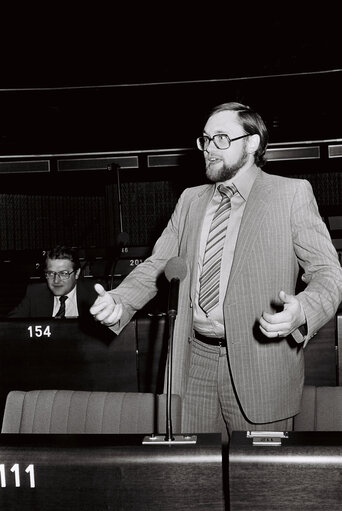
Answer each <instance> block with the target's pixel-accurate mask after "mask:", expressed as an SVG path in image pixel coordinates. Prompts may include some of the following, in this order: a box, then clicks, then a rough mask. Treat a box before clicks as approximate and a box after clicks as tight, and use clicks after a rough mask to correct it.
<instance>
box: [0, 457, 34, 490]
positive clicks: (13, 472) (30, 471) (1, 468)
mask: <svg viewBox="0 0 342 511" xmlns="http://www.w3.org/2000/svg"><path fill="white" fill-rule="evenodd" d="M6 468H7V470H6ZM6 472H7V473H6ZM6 476H7V477H6ZM13 481H14V485H15V487H16V488H19V487H20V486H21V483H22V482H24V484H25V482H27V481H28V482H29V484H30V488H35V486H36V482H35V477H34V465H33V464H32V463H31V464H30V465H27V467H25V472H24V473H22V478H21V477H20V465H19V463H14V465H13V466H12V467H10V468H9V467H5V464H4V463H0V482H1V488H6V486H7V485H8V486H12V482H13Z"/></svg>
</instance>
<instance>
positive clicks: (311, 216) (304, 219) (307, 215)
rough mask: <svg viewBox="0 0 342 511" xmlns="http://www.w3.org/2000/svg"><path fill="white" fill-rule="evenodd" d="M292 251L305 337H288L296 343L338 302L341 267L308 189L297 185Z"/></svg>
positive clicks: (313, 330)
mask: <svg viewBox="0 0 342 511" xmlns="http://www.w3.org/2000/svg"><path fill="white" fill-rule="evenodd" d="M291 221H292V235H293V240H294V249H295V252H296V256H297V258H298V261H299V264H300V265H301V266H302V268H303V270H304V273H303V276H302V280H303V282H304V283H305V284H306V288H305V289H304V291H302V292H301V293H299V294H298V295H297V298H298V299H299V300H300V302H301V304H302V306H303V309H304V313H305V317H306V322H307V335H306V336H305V337H303V336H302V335H301V333H300V332H299V331H296V332H295V333H294V334H292V335H293V336H294V338H295V340H296V341H297V342H302V341H303V340H304V341H305V344H306V343H307V342H308V340H309V339H310V338H311V337H312V336H313V335H315V333H316V332H317V331H318V330H319V329H320V328H321V327H322V326H323V325H324V324H325V323H326V322H327V321H329V319H331V318H332V317H333V316H334V314H335V313H336V310H337V308H338V306H339V305H340V303H341V300H342V267H341V264H340V262H339V260H338V255H337V252H336V249H335V247H334V245H333V243H332V241H331V237H330V234H329V231H328V229H327V227H326V225H325V223H324V221H323V220H322V218H321V216H320V214H319V211H318V206H317V203H316V199H315V197H314V194H313V191H312V187H311V185H310V183H309V182H308V181H306V180H302V181H299V182H298V188H297V191H296V194H295V197H294V201H293V205H292V214H291Z"/></svg>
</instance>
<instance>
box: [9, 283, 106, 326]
mask: <svg viewBox="0 0 342 511" xmlns="http://www.w3.org/2000/svg"><path fill="white" fill-rule="evenodd" d="M94 283H95V281H94V280H93V279H91V280H90V281H89V280H86V279H78V280H77V284H76V297H77V307H78V313H79V316H80V317H87V316H90V313H89V308H90V307H91V306H92V304H93V303H94V301H95V300H96V297H97V293H96V291H95V289H94ZM53 300H54V295H53V294H52V293H51V291H50V289H49V288H48V286H47V284H46V283H45V282H39V283H36V284H29V285H28V286H27V289H26V294H25V296H24V298H23V299H22V301H21V302H20V303H19V304H18V305H17V306H16V307H15V308H14V309H13V310H12V311H10V312H9V314H8V316H9V317H10V318H43V317H51V316H52V312H53Z"/></svg>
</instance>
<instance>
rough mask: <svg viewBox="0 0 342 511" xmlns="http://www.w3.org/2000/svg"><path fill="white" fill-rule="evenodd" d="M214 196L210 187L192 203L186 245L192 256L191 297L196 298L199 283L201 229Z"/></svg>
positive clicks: (190, 259)
mask: <svg viewBox="0 0 342 511" xmlns="http://www.w3.org/2000/svg"><path fill="white" fill-rule="evenodd" d="M212 194H213V186H212V185H209V186H208V187H207V188H205V189H204V190H201V191H200V192H199V194H198V195H197V196H196V197H195V199H194V200H193V201H192V202H191V204H190V208H189V229H188V231H189V232H188V241H187V244H186V247H187V251H188V253H189V254H192V257H191V258H188V261H189V263H190V275H191V282H190V286H191V287H190V289H191V296H192V297H194V292H195V289H196V282H197V272H198V252H199V245H200V239H201V229H202V224H203V218H204V215H205V211H206V207H207V204H208V202H209V201H210V199H211V197H212Z"/></svg>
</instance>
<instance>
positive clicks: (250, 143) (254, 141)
mask: <svg viewBox="0 0 342 511" xmlns="http://www.w3.org/2000/svg"><path fill="white" fill-rule="evenodd" d="M259 144H260V135H258V134H257V133H256V134H255V135H250V136H249V137H248V139H247V152H248V153H250V154H254V153H255V151H256V150H257V149H258V147H259Z"/></svg>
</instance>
